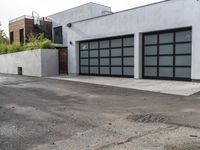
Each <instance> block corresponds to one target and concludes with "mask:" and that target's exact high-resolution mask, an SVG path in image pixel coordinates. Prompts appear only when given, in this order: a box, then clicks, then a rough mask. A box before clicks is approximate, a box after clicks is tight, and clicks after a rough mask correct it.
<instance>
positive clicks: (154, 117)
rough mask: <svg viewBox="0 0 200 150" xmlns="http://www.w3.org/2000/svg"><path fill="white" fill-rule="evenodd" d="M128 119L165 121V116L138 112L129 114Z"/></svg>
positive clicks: (149, 121) (152, 121)
mask: <svg viewBox="0 0 200 150" xmlns="http://www.w3.org/2000/svg"><path fill="white" fill-rule="evenodd" d="M127 119H128V120H129V121H134V122H140V123H165V122H166V120H167V118H166V117H165V116H163V115H161V114H139V115H134V114H133V115H129V116H128V117H127Z"/></svg>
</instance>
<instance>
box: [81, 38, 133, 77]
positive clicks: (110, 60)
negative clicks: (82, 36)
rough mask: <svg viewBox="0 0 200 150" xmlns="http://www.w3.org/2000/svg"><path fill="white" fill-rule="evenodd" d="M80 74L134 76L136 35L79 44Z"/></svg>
mask: <svg viewBox="0 0 200 150" xmlns="http://www.w3.org/2000/svg"><path fill="white" fill-rule="evenodd" d="M79 49H80V51H79V58H80V59H79V74H81V75H99V76H126V77H133V76H134V37H133V36H123V37H116V38H109V39H98V40H93V41H82V42H80V45H79Z"/></svg>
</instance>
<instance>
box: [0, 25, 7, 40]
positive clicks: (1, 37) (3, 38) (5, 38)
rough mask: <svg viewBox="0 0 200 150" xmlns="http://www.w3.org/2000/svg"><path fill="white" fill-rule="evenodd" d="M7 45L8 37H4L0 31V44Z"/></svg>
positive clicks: (3, 33) (2, 31)
mask: <svg viewBox="0 0 200 150" xmlns="http://www.w3.org/2000/svg"><path fill="white" fill-rule="evenodd" d="M6 43H8V37H7V36H6V34H5V32H4V30H1V29H0V44H6Z"/></svg>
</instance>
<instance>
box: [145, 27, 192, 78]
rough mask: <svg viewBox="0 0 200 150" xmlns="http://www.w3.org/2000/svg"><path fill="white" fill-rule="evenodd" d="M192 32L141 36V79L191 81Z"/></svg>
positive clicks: (183, 31) (157, 33)
mask: <svg viewBox="0 0 200 150" xmlns="http://www.w3.org/2000/svg"><path fill="white" fill-rule="evenodd" d="M191 43H192V30H191V28H184V29H179V30H171V31H164V32H154V33H147V34H143V78H154V79H155V78H158V79H175V80H190V79H191V49H192V46H191Z"/></svg>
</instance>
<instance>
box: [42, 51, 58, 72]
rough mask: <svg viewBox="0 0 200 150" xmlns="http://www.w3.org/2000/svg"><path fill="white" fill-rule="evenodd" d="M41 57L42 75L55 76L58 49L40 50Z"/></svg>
mask: <svg viewBox="0 0 200 150" xmlns="http://www.w3.org/2000/svg"><path fill="white" fill-rule="evenodd" d="M41 58H42V59H41V61H42V76H55V75H58V74H59V62H58V61H59V60H58V50H52V49H46V50H42V51H41Z"/></svg>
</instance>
